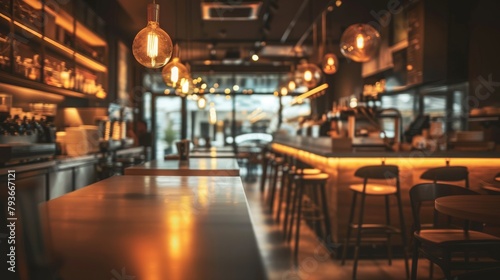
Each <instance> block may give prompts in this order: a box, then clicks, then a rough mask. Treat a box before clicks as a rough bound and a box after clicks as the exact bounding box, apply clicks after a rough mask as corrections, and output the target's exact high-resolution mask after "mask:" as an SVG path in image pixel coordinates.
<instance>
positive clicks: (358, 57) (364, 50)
mask: <svg viewBox="0 0 500 280" xmlns="http://www.w3.org/2000/svg"><path fill="white" fill-rule="evenodd" d="M379 46H380V34H379V33H378V31H377V30H375V28H373V27H371V26H370V25H368V24H354V25H351V26H349V27H348V28H347V29H346V30H345V31H344V33H343V34H342V37H341V38H340V51H341V52H342V54H343V55H344V56H345V57H347V58H350V59H352V60H354V61H356V62H366V61H369V60H370V59H372V58H373V57H374V56H375V54H376V53H377V51H378V48H379Z"/></svg>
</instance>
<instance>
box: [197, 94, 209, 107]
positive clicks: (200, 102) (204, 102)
mask: <svg viewBox="0 0 500 280" xmlns="http://www.w3.org/2000/svg"><path fill="white" fill-rule="evenodd" d="M205 107H207V100H206V99H205V97H203V96H200V98H198V108H199V109H205Z"/></svg>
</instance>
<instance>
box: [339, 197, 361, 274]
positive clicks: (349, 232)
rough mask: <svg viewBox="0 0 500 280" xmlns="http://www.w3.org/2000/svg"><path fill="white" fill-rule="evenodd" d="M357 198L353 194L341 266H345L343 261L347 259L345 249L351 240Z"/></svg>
mask: <svg viewBox="0 0 500 280" xmlns="http://www.w3.org/2000/svg"><path fill="white" fill-rule="evenodd" d="M357 196H358V193H356V192H354V193H353V197H352V203H351V211H350V213H349V221H348V222H347V235H346V237H345V242H344V250H343V251H342V261H341V262H340V264H341V265H344V264H345V259H346V257H347V247H349V239H350V238H351V231H352V229H351V224H352V221H353V219H354V210H355V209H356V198H357Z"/></svg>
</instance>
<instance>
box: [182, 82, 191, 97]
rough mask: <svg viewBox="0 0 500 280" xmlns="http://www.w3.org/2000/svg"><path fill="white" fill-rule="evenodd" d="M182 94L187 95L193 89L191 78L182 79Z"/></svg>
mask: <svg viewBox="0 0 500 280" xmlns="http://www.w3.org/2000/svg"><path fill="white" fill-rule="evenodd" d="M180 88H181V93H182V94H183V95H186V94H188V93H189V90H190V89H191V78H182V79H181V82H180Z"/></svg>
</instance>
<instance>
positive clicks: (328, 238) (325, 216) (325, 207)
mask: <svg viewBox="0 0 500 280" xmlns="http://www.w3.org/2000/svg"><path fill="white" fill-rule="evenodd" d="M325 188H326V184H324V183H323V184H321V185H320V191H321V206H322V208H323V219H324V223H325V234H326V236H325V238H324V242H325V244H330V243H329V242H333V238H332V231H331V230H332V228H331V224H330V214H329V213H328V204H327V201H328V200H327V198H326V190H325Z"/></svg>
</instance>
